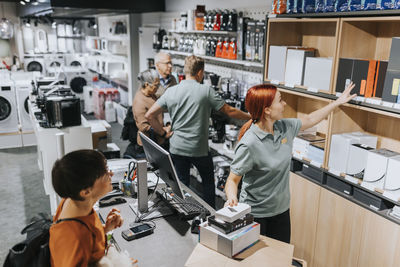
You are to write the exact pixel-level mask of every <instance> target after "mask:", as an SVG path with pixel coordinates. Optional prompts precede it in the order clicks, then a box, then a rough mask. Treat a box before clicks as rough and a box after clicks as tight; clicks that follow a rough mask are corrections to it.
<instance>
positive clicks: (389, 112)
mask: <svg viewBox="0 0 400 267" xmlns="http://www.w3.org/2000/svg"><path fill="white" fill-rule="evenodd" d="M266 82H270V81H266ZM276 86H277V87H278V88H279V90H280V91H282V92H285V93H288V94H293V95H299V96H304V97H309V98H313V99H317V100H321V101H323V99H326V100H325V101H328V100H336V99H337V98H338V97H337V96H336V95H332V94H328V93H326V92H322V91H319V92H313V91H309V90H307V89H306V88H304V87H287V86H285V85H283V83H281V84H277V85H276ZM344 106H348V107H352V108H355V109H360V110H364V111H367V112H372V113H377V114H381V115H384V116H388V117H393V118H400V109H399V108H394V107H386V106H384V105H377V104H371V103H367V102H365V101H358V100H351V101H350V102H349V103H347V104H344Z"/></svg>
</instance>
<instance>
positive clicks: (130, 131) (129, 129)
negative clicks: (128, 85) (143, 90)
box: [121, 107, 139, 144]
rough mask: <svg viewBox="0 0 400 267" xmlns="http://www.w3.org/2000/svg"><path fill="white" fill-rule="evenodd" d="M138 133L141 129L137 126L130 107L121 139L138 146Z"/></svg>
mask: <svg viewBox="0 0 400 267" xmlns="http://www.w3.org/2000/svg"><path fill="white" fill-rule="evenodd" d="M138 131H139V129H138V127H137V126H136V121H135V118H134V117H133V112H132V107H129V108H128V111H127V113H126V117H125V120H124V128H122V133H121V139H122V140H129V142H131V143H132V144H137V133H138Z"/></svg>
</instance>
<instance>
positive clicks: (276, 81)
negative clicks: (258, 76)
mask: <svg viewBox="0 0 400 267" xmlns="http://www.w3.org/2000/svg"><path fill="white" fill-rule="evenodd" d="M271 83H272V84H276V85H279V81H278V80H271Z"/></svg>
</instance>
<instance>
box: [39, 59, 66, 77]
mask: <svg viewBox="0 0 400 267" xmlns="http://www.w3.org/2000/svg"><path fill="white" fill-rule="evenodd" d="M44 61H45V69H46V74H47V75H49V76H51V75H54V74H55V73H57V72H58V71H59V70H60V68H61V66H64V65H65V57H64V55H57V54H49V55H44Z"/></svg>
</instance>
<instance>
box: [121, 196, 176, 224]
mask: <svg viewBox="0 0 400 267" xmlns="http://www.w3.org/2000/svg"><path fill="white" fill-rule="evenodd" d="M156 201H158V202H157V204H156V205H155V207H152V206H153V205H154V202H153V201H151V200H149V203H148V204H149V211H146V212H140V211H138V202H137V201H135V202H134V203H130V204H129V207H130V208H131V209H132V211H133V212H134V213H135V215H136V218H140V217H141V216H143V218H142V219H143V220H152V219H156V218H160V217H167V216H169V215H173V214H174V213H175V210H173V209H171V208H170V207H169V206H168V205H167V204H166V203H165V202H164V201H162V200H160V199H158V198H157V199H156ZM146 214H148V215H146ZM136 218H135V219H136Z"/></svg>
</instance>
